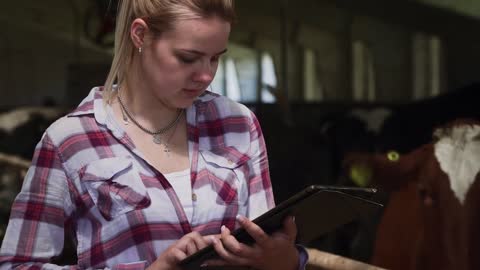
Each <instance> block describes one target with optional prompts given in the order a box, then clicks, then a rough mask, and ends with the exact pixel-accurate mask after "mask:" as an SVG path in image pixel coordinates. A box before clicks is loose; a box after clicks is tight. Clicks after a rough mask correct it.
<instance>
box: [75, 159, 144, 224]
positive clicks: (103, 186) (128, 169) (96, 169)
mask: <svg viewBox="0 0 480 270" xmlns="http://www.w3.org/2000/svg"><path fill="white" fill-rule="evenodd" d="M79 175H80V181H81V182H82V184H83V185H84V186H85V188H86V189H87V191H88V193H89V195H90V197H91V198H92V200H93V202H94V203H95V205H96V207H97V209H98V210H99V212H100V213H101V215H102V216H103V217H104V218H105V219H106V220H109V221H110V220H113V219H114V218H116V217H118V216H119V215H122V214H125V213H127V212H130V211H132V210H138V209H144V208H146V207H148V206H149V205H150V203H151V201H150V197H149V196H148V193H147V189H146V187H145V185H144V184H143V182H142V178H141V177H140V174H139V173H138V171H137V170H136V169H135V168H134V166H133V164H132V160H130V159H128V158H118V157H114V158H105V159H100V160H95V161H92V162H90V163H89V164H87V165H85V166H84V167H83V168H82V169H81V170H80V173H79Z"/></svg>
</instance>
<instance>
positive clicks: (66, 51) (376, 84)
mask: <svg viewBox="0 0 480 270" xmlns="http://www.w3.org/2000/svg"><path fill="white" fill-rule="evenodd" d="M117 2H118V1H115V0H42V1H35V0H16V1H7V0H2V1H1V2H0V22H1V23H2V25H3V27H2V28H1V29H0V93H1V98H0V113H1V114H0V164H2V165H1V166H2V167H1V169H0V170H1V174H2V175H1V177H0V212H1V213H0V216H1V217H0V239H1V238H2V236H3V233H4V229H5V226H6V223H7V220H8V213H9V207H10V204H11V201H12V200H13V198H14V197H15V194H16V193H17V192H18V189H19V188H20V186H21V181H22V178H23V175H24V173H25V168H26V167H27V166H28V164H29V161H30V159H31V157H32V153H33V148H34V146H35V144H36V143H37V142H38V140H39V139H40V137H41V135H42V133H43V131H44V130H45V128H46V127H47V126H48V125H49V124H50V123H51V122H52V121H53V120H54V119H55V118H57V117H59V116H61V115H63V114H65V113H66V112H68V111H69V110H71V109H72V108H74V107H75V106H76V105H77V104H78V103H79V102H80V101H81V100H82V99H83V97H84V96H85V95H86V94H87V93H88V92H89V91H90V89H91V88H92V87H93V86H97V85H102V84H103V82H104V80H105V78H106V74H107V72H108V68H109V65H110V62H111V59H112V53H113V49H112V47H113V31H114V24H115V17H114V14H115V11H116V5H117ZM236 6H237V12H238V17H239V22H238V24H237V25H235V26H234V28H233V32H232V35H231V39H230V40H231V41H230V44H229V48H228V53H227V54H226V55H225V56H224V57H223V58H222V60H221V64H220V66H219V69H218V72H217V75H216V78H215V81H214V82H213V83H212V85H211V90H212V91H214V92H218V93H220V94H223V95H226V96H229V97H230V98H232V99H234V100H237V101H239V102H242V103H244V104H246V105H247V106H249V107H250V108H251V109H252V110H253V111H254V112H255V113H256V114H257V116H258V117H259V119H260V122H261V124H262V128H263V130H264V133H265V138H266V141H267V146H268V151H269V159H270V166H271V176H272V181H273V185H274V192H275V195H276V201H277V203H278V202H281V201H283V200H285V199H286V198H288V197H289V196H290V195H292V194H293V193H295V192H297V191H299V190H301V189H303V188H304V187H305V186H307V185H311V184H324V185H360V186H362V185H363V184H362V183H359V182H358V181H357V182H355V181H352V180H351V179H349V177H348V173H346V172H343V171H342V165H341V164H342V158H343V156H344V154H345V153H347V152H350V151H353V150H365V151H385V150H392V149H396V150H398V151H400V152H402V151H403V152H406V151H409V150H411V149H413V148H414V147H416V146H418V145H419V144H421V143H424V142H425V141H427V140H428V139H429V138H430V137H431V130H432V128H433V127H434V126H436V125H439V124H441V123H443V122H444V121H446V120H448V119H451V118H455V117H464V116H467V117H478V114H479V113H480V112H478V111H479V110H478V109H477V106H476V104H475V103H474V102H475V101H478V100H480V99H478V95H479V94H478V90H477V87H476V85H475V83H476V81H477V80H478V63H479V62H480V50H479V48H480V30H478V29H480V2H476V1H469V0H416V1H414V0H411V1H408V0H389V1H384V0H361V1H360V0H290V1H289V0H255V1H254V0H237V1H236ZM378 196H379V197H378V198H377V199H378V200H381V201H384V202H386V198H388V194H379V195H378ZM319 207H321V206H319ZM380 215H381V213H379V216H380ZM366 223H367V224H366V225H365V222H364V223H363V225H360V226H363V227H364V228H366V229H365V231H366V233H365V235H364V236H358V234H357V233H356V232H357V231H358V226H359V225H358V224H357V225H351V226H350V227H348V226H346V227H344V228H341V229H339V231H336V232H334V233H332V234H331V235H329V236H324V237H322V238H321V239H319V240H318V241H316V242H315V243H312V245H313V246H316V247H318V248H321V249H324V250H329V251H333V252H335V253H337V254H342V255H345V256H348V257H351V258H355V259H358V260H362V261H368V260H369V257H370V256H371V244H372V243H371V242H372V237H373V235H374V231H375V226H376V220H373V221H372V219H370V220H369V221H368V222H366ZM341 230H343V231H341ZM355 241H356V242H355Z"/></svg>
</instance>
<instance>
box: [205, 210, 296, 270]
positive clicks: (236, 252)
mask: <svg viewBox="0 0 480 270" xmlns="http://www.w3.org/2000/svg"><path fill="white" fill-rule="evenodd" d="M238 221H239V222H240V225H241V226H242V227H243V228H244V229H245V230H246V231H247V232H248V234H250V236H252V238H253V239H254V240H255V244H254V245H253V246H248V245H245V244H243V243H240V242H238V241H237V239H235V237H234V236H233V235H231V234H230V230H228V229H227V228H226V227H224V226H222V233H221V237H220V239H221V240H220V241H219V240H218V239H215V238H212V241H213V245H214V247H215V250H216V251H217V253H218V254H219V255H220V257H221V258H222V259H223V261H222V262H220V261H212V262H208V264H209V265H219V264H226V265H243V266H251V267H254V268H255V269H259V270H283V269H285V270H294V269H297V268H298V260H299V258H298V256H299V255H298V251H297V248H296V247H295V237H296V235H297V227H296V225H295V222H294V218H293V217H287V218H286V219H285V221H284V223H283V228H282V229H281V230H279V231H277V232H275V233H273V234H272V235H268V234H266V233H265V232H264V231H263V230H262V229H261V228H260V227H259V226H258V225H256V224H255V223H253V222H252V221H250V220H248V219H247V218H245V217H239V218H238Z"/></svg>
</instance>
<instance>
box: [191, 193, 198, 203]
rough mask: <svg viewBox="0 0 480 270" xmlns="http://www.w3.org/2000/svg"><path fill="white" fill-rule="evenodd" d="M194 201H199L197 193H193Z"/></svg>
mask: <svg viewBox="0 0 480 270" xmlns="http://www.w3.org/2000/svg"><path fill="white" fill-rule="evenodd" d="M192 201H194V202H196V201H197V194H195V193H192Z"/></svg>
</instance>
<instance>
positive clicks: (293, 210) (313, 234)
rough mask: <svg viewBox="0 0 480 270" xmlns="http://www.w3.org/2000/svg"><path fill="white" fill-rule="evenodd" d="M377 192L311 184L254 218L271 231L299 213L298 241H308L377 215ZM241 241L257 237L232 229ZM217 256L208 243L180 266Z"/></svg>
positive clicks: (192, 266)
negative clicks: (375, 199) (375, 195)
mask: <svg viewBox="0 0 480 270" xmlns="http://www.w3.org/2000/svg"><path fill="white" fill-rule="evenodd" d="M375 192H376V189H372V188H357V187H338V186H320V185H314V186H309V187H307V188H306V189H304V190H303V191H301V192H299V193H297V194H295V195H294V196H292V197H290V198H289V199H288V200H286V201H284V202H282V203H280V204H279V205H277V206H276V207H274V208H272V209H270V210H269V211H267V212H266V213H264V214H263V215H261V216H259V217H258V218H256V219H254V220H253V222H255V223H256V224H258V225H259V226H260V227H262V229H263V230H264V231H265V232H267V233H269V234H271V233H272V232H274V231H276V230H278V229H280V228H281V227H282V224H283V220H284V219H285V218H286V217H287V216H289V215H292V216H295V223H296V225H297V231H298V233H297V243H299V244H307V243H308V242H309V241H311V240H313V239H316V238H318V237H319V236H321V235H322V234H325V233H327V232H329V231H332V230H333V229H335V228H336V227H339V226H341V225H344V224H347V223H349V222H351V221H353V220H354V219H357V218H359V217H365V216H368V215H373V214H374V213H375V212H376V211H378V209H380V208H381V207H382V205H381V204H379V203H376V202H373V201H371V200H368V199H367V197H370V196H371V195H372V194H374V193H375ZM232 234H233V235H234V236H235V238H236V239H237V240H239V241H240V242H243V243H246V244H252V243H253V242H254V240H253V239H252V238H251V237H250V235H249V234H248V233H247V232H246V231H245V230H244V229H242V228H239V229H237V230H235V231H234V232H232ZM214 258H217V254H216V252H215V250H214V248H213V246H208V247H206V248H204V249H202V250H199V251H198V252H197V253H195V254H192V255H191V256H189V257H187V258H185V259H184V260H182V261H181V262H180V266H181V267H182V268H183V269H185V270H193V269H199V268H200V265H202V263H203V262H204V261H206V260H209V259H214Z"/></svg>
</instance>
